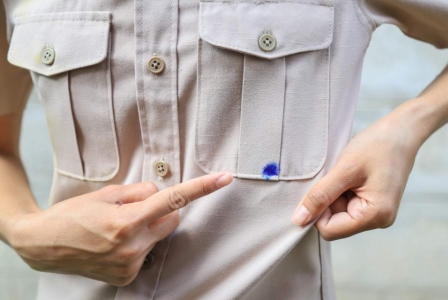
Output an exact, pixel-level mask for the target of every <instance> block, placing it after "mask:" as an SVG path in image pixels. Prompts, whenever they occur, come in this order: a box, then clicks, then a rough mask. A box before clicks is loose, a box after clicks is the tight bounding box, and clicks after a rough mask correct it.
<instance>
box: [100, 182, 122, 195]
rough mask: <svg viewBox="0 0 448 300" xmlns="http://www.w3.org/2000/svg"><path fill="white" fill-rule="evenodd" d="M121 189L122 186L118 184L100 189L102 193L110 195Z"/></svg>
mask: <svg viewBox="0 0 448 300" xmlns="http://www.w3.org/2000/svg"><path fill="white" fill-rule="evenodd" d="M119 189H120V185H118V184H110V185H108V186H105V187H103V188H101V189H100V191H102V192H104V193H106V194H109V193H115V192H117V191H118V190H119Z"/></svg>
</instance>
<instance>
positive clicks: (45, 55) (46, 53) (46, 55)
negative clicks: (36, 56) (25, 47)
mask: <svg viewBox="0 0 448 300" xmlns="http://www.w3.org/2000/svg"><path fill="white" fill-rule="evenodd" d="M55 58H56V53H55V52H54V50H53V49H51V48H49V47H47V48H45V49H44V50H43V51H42V53H41V55H40V59H41V60H42V62H43V63H44V64H46V65H52V64H53V63H54V59H55Z"/></svg>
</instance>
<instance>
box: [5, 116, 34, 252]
mask: <svg viewBox="0 0 448 300" xmlns="http://www.w3.org/2000/svg"><path fill="white" fill-rule="evenodd" d="M0 128H8V130H2V131H1V132H0V239H1V240H3V241H5V242H6V243H8V235H9V232H10V229H11V226H12V223H11V220H12V219H13V218H14V216H17V215H18V214H26V213H33V212H37V211H39V208H38V206H37V204H36V202H35V200H34V197H33V195H32V193H31V190H30V187H29V184H28V180H27V177H26V174H25V171H24V169H23V166H22V163H21V161H20V157H19V154H18V141H17V139H18V131H20V117H19V116H16V115H11V116H4V117H0ZM2 141H3V142H4V141H10V142H11V143H5V144H8V145H9V146H7V145H4V144H3V143H2ZM11 145H14V146H11Z"/></svg>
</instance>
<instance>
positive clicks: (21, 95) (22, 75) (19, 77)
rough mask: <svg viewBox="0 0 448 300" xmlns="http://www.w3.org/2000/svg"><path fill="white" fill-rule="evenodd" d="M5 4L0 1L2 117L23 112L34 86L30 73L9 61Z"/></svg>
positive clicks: (0, 94)
mask: <svg viewBox="0 0 448 300" xmlns="http://www.w3.org/2000/svg"><path fill="white" fill-rule="evenodd" d="M3 4H4V3H3V1H2V0H0V116H3V115H9V114H13V113H16V112H19V111H21V110H23V108H24V106H25V104H26V100H27V99H28V95H29V92H30V90H31V86H32V85H31V78H30V74H29V71H27V70H24V69H19V68H17V67H14V66H12V65H11V64H9V63H8V61H7V53H8V41H7V35H8V30H9V29H8V26H7V17H6V12H5V7H4V5H3Z"/></svg>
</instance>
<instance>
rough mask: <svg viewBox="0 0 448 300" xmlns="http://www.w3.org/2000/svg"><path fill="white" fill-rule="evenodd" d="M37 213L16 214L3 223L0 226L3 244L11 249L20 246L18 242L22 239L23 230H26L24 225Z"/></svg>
mask: <svg viewBox="0 0 448 300" xmlns="http://www.w3.org/2000/svg"><path fill="white" fill-rule="evenodd" d="M37 213H39V212H34V213H18V214H15V215H13V216H11V217H9V218H8V219H7V220H5V221H4V222H3V224H2V225H3V226H2V237H3V240H4V241H5V243H7V244H8V245H9V246H11V247H12V248H14V249H15V248H16V245H19V244H21V242H20V240H21V239H23V237H24V236H26V234H25V235H24V232H23V231H24V230H26V229H25V228H26V226H25V223H26V222H27V220H29V219H30V218H33V217H34V216H35V215H36V214H37Z"/></svg>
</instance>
